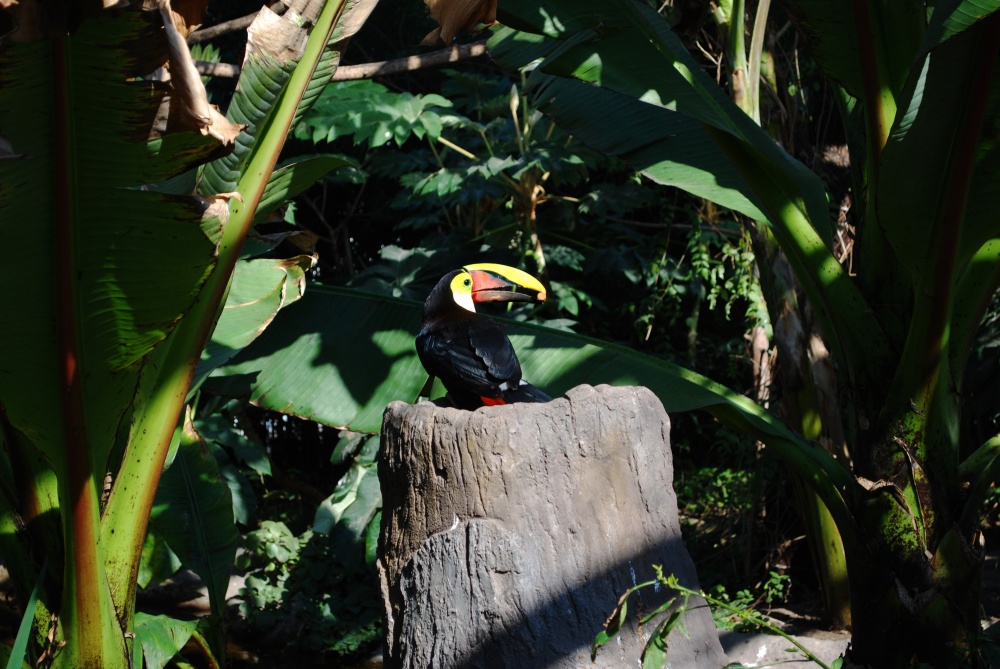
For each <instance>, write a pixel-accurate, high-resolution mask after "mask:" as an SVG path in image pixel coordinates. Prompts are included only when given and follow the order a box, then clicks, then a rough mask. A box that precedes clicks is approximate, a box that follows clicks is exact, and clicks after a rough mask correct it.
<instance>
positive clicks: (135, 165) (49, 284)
mask: <svg viewBox="0 0 1000 669" xmlns="http://www.w3.org/2000/svg"><path fill="white" fill-rule="evenodd" d="M155 31H156V26H155V24H154V23H153V22H152V21H151V20H150V18H149V17H147V16H146V15H145V14H141V13H137V12H125V13H122V14H121V15H119V16H117V17H114V18H112V17H102V18H101V19H98V20H93V21H87V22H85V23H84V24H83V25H82V26H81V28H80V30H79V31H77V32H76V33H75V34H74V35H73V36H72V38H69V39H67V40H66V41H65V53H63V54H61V55H59V56H57V55H56V54H55V53H53V47H52V45H50V44H47V43H33V44H26V45H18V46H17V47H16V48H15V47H14V46H13V45H11V47H10V48H7V49H5V50H4V51H3V53H2V54H0V91H2V94H0V133H5V132H10V130H5V129H17V130H18V132H17V134H16V135H12V136H11V137H10V138H9V139H11V141H12V149H13V152H14V153H15V154H16V155H18V156H20V157H19V158H17V159H15V160H0V236H2V237H3V239H4V243H3V245H2V246H0V268H2V272H3V276H4V277H6V279H7V283H8V284H9V285H14V284H21V285H22V286H23V287H24V288H23V289H22V290H8V291H3V295H2V297H0V309H2V310H3V312H4V313H6V314H17V315H18V316H17V318H10V319H7V321H6V322H5V325H4V327H3V328H0V369H2V370H4V371H3V374H0V403H2V404H3V406H4V407H5V411H6V414H7V417H8V419H9V420H10V421H11V424H12V425H13V426H14V427H16V428H17V429H18V430H20V431H21V432H23V433H24V434H25V435H26V436H27V437H28V438H29V439H31V441H32V442H34V443H35V445H36V446H37V447H39V448H41V449H42V450H43V451H44V452H45V454H46V457H47V458H48V459H49V460H50V462H51V463H53V464H54V465H56V466H57V467H58V465H59V463H60V462H61V461H62V459H63V454H62V453H61V450H62V449H63V448H64V447H65V445H66V444H67V440H66V438H65V437H66V435H65V433H64V430H66V429H70V428H69V426H68V425H67V424H66V423H65V422H64V421H65V420H75V419H70V418H67V417H65V416H60V415H59V412H58V408H59V406H58V404H54V403H53V402H52V401H48V400H45V399H43V398H44V397H52V398H55V397H59V396H60V395H61V394H63V392H62V391H61V390H60V388H62V387H63V383H64V378H65V377H64V376H63V374H64V372H63V371H60V369H59V361H63V360H66V359H67V356H70V357H72V358H73V362H74V364H75V373H76V379H75V380H74V381H73V383H75V384H78V386H79V397H80V401H81V402H82V406H80V407H79V416H81V419H80V422H82V423H83V424H81V425H76V426H74V428H73V429H76V430H79V429H83V430H84V432H85V437H84V439H86V440H87V441H88V442H89V444H90V445H91V447H92V448H94V449H96V450H95V451H94V453H93V454H92V458H93V461H94V462H95V463H100V464H98V465H97V466H98V467H100V468H102V471H104V469H103V467H104V464H103V462H104V460H105V458H106V457H107V452H108V450H109V449H110V448H111V446H112V445H113V444H114V441H115V436H116V431H117V430H118V427H119V424H120V422H121V419H122V415H123V414H124V413H125V411H126V410H127V408H128V405H129V404H130V403H131V402H132V400H133V398H134V396H135V389H136V385H137V383H138V374H139V370H140V365H139V364H138V363H139V361H140V360H141V359H142V358H143V356H145V355H146V354H147V353H149V352H150V351H151V350H152V349H153V347H154V346H156V345H157V344H159V343H160V342H161V341H163V339H164V338H165V337H166V335H167V334H168V333H169V332H170V330H171V329H172V328H173V327H174V326H175V324H176V323H177V321H178V320H179V319H180V317H181V316H182V315H183V314H184V313H185V311H186V310H187V309H188V308H189V307H190V305H191V303H192V302H193V301H194V299H195V297H196V295H197V293H198V289H199V287H200V285H201V283H202V282H203V281H204V279H205V278H206V276H207V274H208V272H209V271H210V270H211V268H212V267H213V266H214V263H215V248H216V242H217V240H218V234H219V228H218V225H217V223H216V224H215V225H214V226H210V227H205V228H203V226H202V224H201V220H202V216H203V214H204V213H205V211H206V206H207V205H206V203H205V202H204V201H201V200H199V199H196V198H193V197H179V196H170V195H165V194H161V193H154V192H148V191H141V190H139V187H140V186H142V185H143V184H145V183H149V182H151V181H156V180H160V179H163V178H166V177H168V176H171V175H172V174H174V173H176V172H178V171H180V170H182V169H184V168H186V167H188V166H189V165H190V164H191V163H192V162H196V161H197V160H199V159H204V158H206V157H207V156H208V155H209V152H210V151H211V150H214V149H215V148H217V145H215V144H214V143H204V142H203V141H201V140H195V141H194V143H195V144H198V143H199V142H201V143H200V145H201V146H202V151H201V152H200V154H199V153H197V152H195V153H192V154H188V155H186V156H184V158H185V161H186V162H184V163H182V164H179V163H177V162H176V156H175V155H174V154H173V153H172V152H171V151H169V150H167V147H165V146H164V145H165V144H166V143H167V141H168V137H167V136H164V137H161V138H159V139H157V140H156V141H155V142H148V141H147V138H146V135H142V136H141V137H138V136H137V133H136V126H135V119H136V117H140V118H141V117H142V116H143V115H148V116H149V117H150V118H152V114H153V113H154V112H155V111H156V108H157V106H158V105H159V103H160V97H161V95H162V93H161V94H160V95H155V94H153V89H151V88H149V87H148V86H145V85H139V84H136V83H129V81H128V79H129V78H131V77H134V76H135V75H136V74H138V73H137V72H135V71H134V68H135V67H136V59H135V56H134V55H133V54H131V53H130V52H128V51H125V50H122V51H121V52H120V53H117V54H116V55H115V56H114V58H110V59H109V58H107V57H106V55H105V51H106V49H107V45H108V44H109V43H122V42H126V41H127V40H144V39H146V40H148V39H152V36H153V35H154V34H155ZM57 59H61V60H60V64H61V66H62V68H64V69H60V70H56V71H57V72H62V76H63V80H62V81H60V82H59V83H58V84H57V85H56V88H59V87H65V97H61V96H53V94H52V92H51V89H49V88H48V87H45V86H39V85H37V82H38V81H46V80H48V79H49V78H51V72H53V67H54V63H55V61H56V60H57ZM70 100H72V105H73V107H72V108H70V107H69V106H68V104H69V101H70ZM50 128H60V129H61V130H60V132H61V134H54V133H53V132H52V131H51V130H50ZM185 135H186V136H190V135H194V136H197V137H199V138H200V135H199V134H198V133H193V132H192V133H185ZM60 146H69V147H71V149H70V150H69V151H61V150H59V147H60ZM53 175H61V176H59V177H58V178H53ZM32 248H34V249H40V248H44V249H47V252H46V254H45V255H44V256H40V255H38V254H36V253H31V252H30V249H32ZM27 277H31V280H30V281H25V279H26V278H27ZM60 335H61V336H60ZM71 349H72V350H71ZM82 417H85V418H82ZM78 434H79V432H78Z"/></svg>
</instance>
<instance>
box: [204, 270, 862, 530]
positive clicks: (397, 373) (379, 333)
mask: <svg viewBox="0 0 1000 669" xmlns="http://www.w3.org/2000/svg"><path fill="white" fill-rule="evenodd" d="M420 318H421V305H419V304H418V303H415V302H411V301H409V300H400V299H395V298H389V297H383V296H375V295H369V294H365V293H360V292H358V291H352V290H346V289H338V288H331V287H326V286H310V288H309V290H308V291H307V292H306V294H305V296H304V297H303V299H302V300H300V301H299V302H298V303H297V304H295V305H293V306H291V307H289V308H288V309H285V310H283V311H282V312H281V314H279V316H278V318H276V319H275V322H274V324H273V325H272V326H271V327H270V328H268V329H267V331H266V332H265V333H264V334H263V335H262V336H261V337H260V338H259V339H257V340H256V341H255V342H254V343H253V344H251V345H250V346H249V347H248V348H247V349H245V350H244V351H243V352H242V353H240V354H239V355H238V356H237V357H236V358H234V360H233V361H232V363H230V364H228V365H225V366H223V367H220V368H219V369H218V370H216V372H215V373H214V374H213V376H212V377H210V378H209V379H208V380H207V381H206V384H205V388H206V389H208V390H211V391H214V392H218V393H221V394H230V395H234V396H239V397H249V398H250V400H251V401H252V402H254V403H256V404H259V405H260V406H263V407H266V408H269V409H273V410H276V411H283V412H286V413H293V414H295V415H299V416H302V417H305V418H309V419H312V420H317V421H320V422H323V423H327V424H329V425H336V426H342V427H347V428H349V429H352V430H357V431H364V432H371V433H376V432H378V431H379V430H380V429H381V421H382V412H383V410H384V408H385V406H386V405H387V404H388V403H389V402H392V401H395V400H403V401H407V402H412V401H415V400H416V399H417V397H418V395H419V394H420V390H421V388H423V386H424V385H425V383H426V381H427V373H426V372H425V371H424V370H423V368H422V366H421V364H420V361H419V359H418V358H417V355H416V350H415V348H414V338H415V336H416V333H417V330H418V329H419V324H420ZM507 332H508V334H509V335H510V338H511V341H512V342H513V343H514V347H515V348H516V349H517V351H518V355H519V358H520V359H521V365H522V368H523V370H524V376H525V378H526V379H528V380H530V381H531V382H532V383H534V384H536V385H538V386H540V387H542V388H544V389H545V390H547V391H548V392H550V393H551V394H553V395H558V394H560V393H563V392H565V391H566V390H568V389H570V388H572V387H574V386H576V385H579V384H582V383H587V384H591V385H597V384H601V383H608V384H615V385H643V386H646V387H648V388H650V389H651V390H653V392H655V393H656V394H657V396H658V397H659V398H660V400H661V401H662V402H663V404H664V407H665V408H666V409H667V411H668V412H675V411H690V410H694V409H706V410H708V411H711V412H712V413H714V414H716V415H717V416H719V417H720V418H723V419H725V420H727V421H730V422H733V423H734V424H737V425H738V426H739V427H741V428H743V429H746V430H747V431H748V432H749V433H750V434H753V435H755V436H756V437H758V438H760V439H761V440H762V441H765V442H766V443H769V444H771V445H772V446H773V447H774V448H775V449H776V451H777V452H778V453H779V454H780V455H781V456H782V457H784V458H786V459H788V460H789V461H790V462H792V463H793V466H795V467H796V468H797V469H799V470H801V471H802V472H803V473H804V475H805V476H807V478H808V479H809V480H812V481H814V482H816V484H817V487H818V488H819V489H821V490H822V491H823V493H822V494H823V495H824V499H825V500H827V501H828V504H830V505H831V509H834V508H839V509H843V502H842V500H841V501H839V502H838V500H840V495H841V494H842V492H843V491H845V490H847V488H848V487H849V486H850V485H851V483H850V477H849V475H848V474H847V472H846V471H845V470H843V469H842V468H841V467H840V466H839V465H838V464H836V463H835V462H834V461H833V459H832V458H831V457H830V455H829V454H828V453H826V451H824V450H823V449H822V448H820V447H819V446H816V445H814V444H809V443H806V442H804V441H803V440H801V439H800V438H799V437H798V436H796V435H795V434H794V433H793V432H791V431H790V430H789V429H788V428H787V427H785V426H784V425H783V424H782V423H781V422H780V421H778V420H777V419H775V418H774V417H773V416H771V415H770V414H768V413H767V412H766V411H764V410H763V409H761V408H760V407H759V406H757V405H755V404H754V403H753V402H751V401H750V400H748V399H746V398H745V397H742V396H740V395H738V394H736V393H734V392H732V391H731V390H729V389H727V388H725V387H723V386H721V385H719V384H717V383H714V382H712V381H710V380H709V379H706V378H705V377H702V376H699V375H698V374H695V373H694V372H690V371H688V370H685V369H683V368H681V367H678V366H677V365H674V364H671V363H669V362H667V361H665V360H661V359H659V358H653V357H650V356H646V355H643V354H641V353H637V352H635V351H633V350H631V349H628V348H625V347H622V346H616V345H613V344H608V343H605V342H600V341H598V340H594V339H590V338H587V337H582V336H579V335H574V334H570V333H566V332H561V331H556V330H551V329H548V328H543V327H539V326H533V325H526V324H514V323H510V324H508V327H507ZM840 519H841V520H843V517H841V518H840Z"/></svg>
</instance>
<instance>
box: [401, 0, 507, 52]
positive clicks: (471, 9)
mask: <svg viewBox="0 0 1000 669" xmlns="http://www.w3.org/2000/svg"><path fill="white" fill-rule="evenodd" d="M424 1H425V2H426V3H427V8H428V9H429V10H430V12H431V16H432V17H433V18H434V20H435V21H437V23H438V27H437V28H435V29H434V30H432V31H431V32H429V33H428V34H427V36H426V37H424V39H423V41H422V42H420V44H422V45H424V46H434V45H441V44H445V45H447V44H451V42H452V40H454V39H455V35H457V34H458V33H460V32H462V31H463V30H471V29H473V28H475V27H476V25H477V24H479V23H483V24H486V25H492V24H493V23H496V20H497V0H424Z"/></svg>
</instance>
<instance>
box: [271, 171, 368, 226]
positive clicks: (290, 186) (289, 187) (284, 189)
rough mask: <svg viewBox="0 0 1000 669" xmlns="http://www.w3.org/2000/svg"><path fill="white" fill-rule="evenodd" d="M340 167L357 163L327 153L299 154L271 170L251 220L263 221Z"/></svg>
mask: <svg viewBox="0 0 1000 669" xmlns="http://www.w3.org/2000/svg"><path fill="white" fill-rule="evenodd" d="M341 167H353V168H355V169H357V167H358V163H357V161H355V160H353V159H351V158H348V157H346V156H340V155H333V154H327V155H321V156H306V157H299V158H296V159H295V160H294V161H293V162H290V163H287V164H285V165H282V166H281V167H279V168H278V169H276V170H274V172H273V173H272V174H271V178H270V179H268V182H267V186H266V187H265V188H264V194H263V195H262V196H261V198H260V204H259V205H257V212H256V213H255V214H254V223H260V222H261V221H266V220H267V217H268V215H269V214H270V213H271V212H272V211H274V210H275V209H277V208H278V207H280V206H281V205H283V204H284V203H286V202H288V200H290V199H292V198H293V197H295V196H296V195H298V194H299V193H301V192H302V191H304V190H305V189H306V188H309V186H312V185H313V184H314V183H316V182H317V181H319V180H320V179H321V178H322V177H324V176H326V175H327V174H328V173H329V172H332V171H333V170H335V169H338V168H341Z"/></svg>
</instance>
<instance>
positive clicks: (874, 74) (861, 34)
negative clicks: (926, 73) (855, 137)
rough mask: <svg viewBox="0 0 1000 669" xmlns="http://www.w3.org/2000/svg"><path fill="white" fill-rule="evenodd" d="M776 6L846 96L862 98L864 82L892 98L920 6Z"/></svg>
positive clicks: (913, 41) (817, 0) (911, 2)
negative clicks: (788, 16)
mask: <svg viewBox="0 0 1000 669" xmlns="http://www.w3.org/2000/svg"><path fill="white" fill-rule="evenodd" d="M782 4H783V5H784V7H785V8H786V9H787V10H788V12H789V14H791V16H792V17H793V19H794V20H795V24H796V26H797V27H798V28H799V29H800V31H801V32H802V33H803V34H804V35H805V38H806V45H807V47H808V49H809V52H810V54H811V55H812V57H813V58H814V59H815V60H816V62H817V63H818V64H819V66H820V67H822V68H823V70H824V71H825V72H826V73H827V75H828V76H829V77H830V78H831V79H832V80H833V81H835V82H837V83H839V84H840V85H841V86H843V87H844V89H845V90H847V92H848V93H849V94H850V95H851V96H853V97H855V98H859V99H863V98H864V94H865V78H866V77H868V78H869V79H870V81H871V82H872V83H873V85H874V86H875V89H874V90H879V89H880V88H881V86H882V84H881V82H883V81H884V82H886V87H887V88H888V89H890V90H892V91H894V92H895V91H898V90H899V89H900V88H901V87H902V85H903V82H905V81H906V76H907V74H908V73H909V68H910V63H911V62H912V58H913V55H914V53H915V50H916V47H917V45H918V44H919V41H920V37H921V34H922V33H923V26H924V12H925V9H924V3H922V2H918V1H917V0H903V1H901V2H900V1H897V2H884V3H870V2H866V3H857V2H852V0H784V2H783V3H782ZM938 4H940V3H938ZM879 61H881V62H879Z"/></svg>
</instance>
